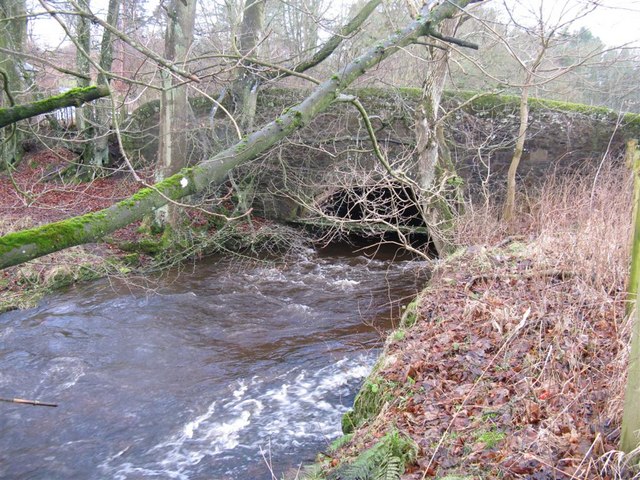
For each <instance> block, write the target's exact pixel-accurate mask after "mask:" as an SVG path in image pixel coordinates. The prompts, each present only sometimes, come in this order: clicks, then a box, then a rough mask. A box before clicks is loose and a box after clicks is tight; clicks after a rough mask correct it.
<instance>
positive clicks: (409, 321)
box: [400, 300, 418, 328]
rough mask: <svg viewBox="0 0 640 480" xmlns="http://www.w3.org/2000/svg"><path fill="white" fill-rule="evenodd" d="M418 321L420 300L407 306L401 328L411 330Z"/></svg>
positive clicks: (401, 320)
mask: <svg viewBox="0 0 640 480" xmlns="http://www.w3.org/2000/svg"><path fill="white" fill-rule="evenodd" d="M417 321H418V300H414V301H413V302H411V303H410V304H409V305H407V306H406V308H405V310H404V313H403V314H402V318H401V319H400V327H401V328H411V327H413V326H414V325H415V324H416V322H417Z"/></svg>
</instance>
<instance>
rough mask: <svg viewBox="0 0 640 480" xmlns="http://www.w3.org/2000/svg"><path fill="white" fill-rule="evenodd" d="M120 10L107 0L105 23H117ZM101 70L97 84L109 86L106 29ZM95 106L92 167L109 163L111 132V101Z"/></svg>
mask: <svg viewBox="0 0 640 480" xmlns="http://www.w3.org/2000/svg"><path fill="white" fill-rule="evenodd" d="M119 11H120V0H109V9H108V11H107V23H109V24H110V25H117V23H118V13H119ZM99 65H100V69H101V71H100V72H99V73H98V82H97V83H98V85H103V86H105V87H108V86H109V77H108V72H111V67H112V65H113V36H112V35H111V32H110V31H109V30H107V29H105V30H104V32H103V33H102V43H101V45H100V61H99ZM94 107H95V139H94V151H93V158H92V159H91V164H92V166H93V168H95V169H99V168H102V167H104V166H105V165H108V164H109V134H110V132H111V116H112V110H113V108H112V103H111V102H110V101H109V100H107V99H105V100H103V101H98V102H96V103H95V104H94Z"/></svg>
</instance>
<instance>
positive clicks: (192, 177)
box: [0, 0, 476, 267]
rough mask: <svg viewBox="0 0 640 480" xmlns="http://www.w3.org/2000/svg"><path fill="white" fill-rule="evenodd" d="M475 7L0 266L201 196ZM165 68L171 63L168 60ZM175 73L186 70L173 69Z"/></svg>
mask: <svg viewBox="0 0 640 480" xmlns="http://www.w3.org/2000/svg"><path fill="white" fill-rule="evenodd" d="M471 3H476V2H475V1H474V0H456V1H448V2H443V3H438V4H435V5H434V4H430V5H428V6H426V7H425V8H424V9H423V10H422V13H421V15H420V16H419V17H418V18H417V19H416V20H414V21H412V22H410V23H409V24H408V25H407V26H406V27H405V28H404V29H402V30H401V31H399V32H396V33H394V34H393V35H391V36H390V37H389V38H387V39H386V40H385V41H383V42H380V43H379V44H377V45H374V46H373V47H371V48H369V49H368V50H366V51H365V52H363V53H362V54H361V55H359V56H358V57H357V58H355V59H354V60H353V61H352V62H351V63H349V64H348V65H346V66H345V67H344V68H343V69H341V70H340V71H339V72H337V73H336V74H335V75H333V76H332V77H331V78H329V79H327V80H325V81H323V82H321V83H320V84H319V85H318V86H317V87H316V88H315V89H314V90H313V92H312V93H311V94H310V95H309V96H308V97H307V98H305V99H304V100H303V101H302V102H300V103H299V104H298V105H296V106H294V107H292V108H290V109H289V110H288V111H286V112H285V113H283V114H282V115H281V116H280V117H278V118H277V119H276V120H275V121H273V122H271V123H268V124H267V125H265V126H264V127H262V128H260V129H258V130H257V131H255V132H253V133H251V134H249V135H248V136H246V137H245V138H244V139H243V140H242V141H241V142H239V143H237V144H236V145H233V146H232V147H230V148H227V149H225V150H223V151H221V152H219V153H218V154H216V155H214V156H213V157H212V158H209V159H207V160H205V161H204V162H202V163H201V164H199V165H198V166H196V167H193V168H187V169H183V170H181V171H179V172H178V173H176V174H175V175H173V176H171V177H168V178H166V179H165V180H163V181H161V182H159V183H157V184H156V185H154V186H153V187H151V188H147V189H144V190H142V191H140V192H139V193H137V194H136V195H135V196H133V197H131V198H130V199H128V200H124V201H122V202H119V203H117V204H115V205H113V206H111V207H109V208H108V209H106V210H103V211H99V212H95V213H91V214H88V215H85V216H83V217H79V218H74V219H68V220H63V221H61V222H58V223H54V224H49V225H45V226H42V227H37V228H34V229H31V230H28V231H24V232H15V233H12V234H8V235H5V236H4V237H2V238H0V266H1V267H6V266H10V265H15V264H18V263H21V262H24V261H27V260H29V259H32V258H36V257H39V256H42V255H45V254H47V253H51V252H53V251H57V250H61V249H64V248H67V247H69V246H72V245H79V244H83V243H87V242H93V241H96V240H97V239H99V238H102V237H103V236H104V235H106V234H107V233H110V232H112V231H114V230H116V229H119V228H121V227H122V226H124V225H127V224H129V223H131V222H133V221H136V220H138V219H140V218H142V217H143V216H145V215H148V214H149V213H150V212H152V211H154V210H156V209H157V208H159V207H161V206H162V205H164V204H166V203H167V202H168V201H172V200H173V201H175V200H178V199H180V198H183V197H185V196H188V195H192V194H194V193H196V192H201V191H203V190H205V189H206V188H208V187H209V185H211V184H219V183H220V182H222V181H223V180H224V179H225V178H226V176H227V174H228V172H229V170H230V169H231V168H233V167H235V166H237V165H239V164H241V163H243V162H245V161H247V160H249V159H251V158H254V157H255V156H257V155H258V154H260V153H262V152H265V151H266V150H267V149H269V148H270V147H272V146H273V145H274V144H276V143H277V142H278V141H280V140H281V139H283V138H285V137H286V136H287V135H289V134H291V133H292V132H294V131H296V130H298V129H300V128H302V127H303V126H304V125H306V124H307V123H308V122H309V121H310V120H311V119H312V118H313V117H315V116H316V115H317V114H318V113H320V112H322V111H324V110H326V109H327V108H329V107H330V106H331V105H332V104H333V103H334V102H335V101H336V100H338V99H342V97H341V96H340V95H341V92H342V91H344V89H345V88H347V87H348V86H349V85H351V84H352V83H353V82H354V81H355V80H356V79H357V78H359V77H360V76H362V75H363V73H364V72H366V71H368V70H370V69H371V68H372V67H374V66H376V65H378V64H379V63H380V62H382V61H383V60H385V59H386V58H388V57H390V56H391V55H393V54H395V53H396V52H398V51H400V50H402V49H404V48H405V47H407V46H409V45H411V44H414V43H416V42H418V41H419V39H420V38H421V37H425V36H432V35H436V36H438V35H439V33H438V32H437V30H436V28H437V27H438V26H439V25H440V23H441V22H442V21H444V20H446V19H448V18H451V17H453V16H455V15H458V14H459V12H460V9H462V8H464V7H466V6H467V5H469V4H471ZM440 36H441V35H440ZM138 48H140V49H142V47H138ZM162 62H163V63H164V64H167V63H168V62H166V61H164V60H163V61H162ZM163 66H164V65H163ZM173 69H174V70H175V71H181V70H182V69H180V68H176V67H175V66H173ZM190 76H191V77H193V74H187V78H189V77H190Z"/></svg>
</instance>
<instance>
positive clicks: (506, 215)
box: [502, 37, 550, 222]
mask: <svg viewBox="0 0 640 480" xmlns="http://www.w3.org/2000/svg"><path fill="white" fill-rule="evenodd" d="M549 38H550V37H549ZM548 42H549V39H546V40H545V39H542V41H541V44H540V50H538V54H537V55H536V58H535V60H534V61H533V63H532V64H531V68H530V69H528V70H527V73H526V75H525V81H524V85H523V87H522V91H521V93H520V127H519V128H518V138H517V139H516V146H515V148H514V150H513V157H512V158H511V164H510V165H509V171H508V172H507V197H506V199H505V202H504V208H503V210H502V218H503V220H504V221H505V222H510V221H512V220H513V218H514V217H515V214H516V174H517V173H518V166H519V165H520V160H521V159H522V154H523V152H524V143H525V140H526V138H527V130H528V128H529V89H530V87H531V85H532V84H533V83H532V82H533V79H534V77H535V74H536V72H537V71H538V68H539V67H540V65H541V64H542V59H543V58H544V55H545V53H546V51H547V48H548V46H549V43H548Z"/></svg>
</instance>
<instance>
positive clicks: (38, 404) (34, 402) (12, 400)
mask: <svg viewBox="0 0 640 480" xmlns="http://www.w3.org/2000/svg"><path fill="white" fill-rule="evenodd" d="M0 402H7V403H21V404H23V405H33V406H34V407H57V406H58V404H57V403H48V402H39V401H37V400H25V399H24V398H1V397H0Z"/></svg>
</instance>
